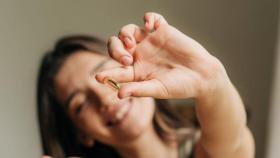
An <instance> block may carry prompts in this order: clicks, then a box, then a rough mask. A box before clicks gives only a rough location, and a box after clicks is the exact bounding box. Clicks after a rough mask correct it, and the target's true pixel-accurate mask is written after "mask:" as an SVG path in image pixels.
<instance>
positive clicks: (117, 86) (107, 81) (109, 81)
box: [103, 77, 121, 90]
mask: <svg viewBox="0 0 280 158" xmlns="http://www.w3.org/2000/svg"><path fill="white" fill-rule="evenodd" d="M103 83H104V84H105V85H107V86H108V87H110V88H112V89H113V90H120V88H121V86H120V84H119V83H118V82H117V81H114V80H113V79H110V78H109V77H106V78H105V79H104V81H103Z"/></svg>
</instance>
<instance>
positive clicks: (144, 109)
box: [133, 98, 155, 129]
mask: <svg viewBox="0 0 280 158" xmlns="http://www.w3.org/2000/svg"><path fill="white" fill-rule="evenodd" d="M134 106H135V107H134V108H135V109H134V112H133V113H134V116H135V117H134V119H135V121H136V123H135V124H137V126H138V127H139V128H144V129H145V128H147V127H148V126H151V125H152V121H153V116H154V113H155V103H154V100H153V99H152V98H139V99H137V103H135V105H134Z"/></svg>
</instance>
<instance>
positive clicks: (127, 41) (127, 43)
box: [124, 37, 135, 49]
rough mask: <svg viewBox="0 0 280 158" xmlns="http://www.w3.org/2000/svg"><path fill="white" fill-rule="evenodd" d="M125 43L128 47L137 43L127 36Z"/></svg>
mask: <svg viewBox="0 0 280 158" xmlns="http://www.w3.org/2000/svg"><path fill="white" fill-rule="evenodd" d="M124 44H125V46H126V48H128V49H130V48H132V47H133V46H134V45H135V42H134V41H132V40H131V39H130V38H129V37H125V38H124Z"/></svg>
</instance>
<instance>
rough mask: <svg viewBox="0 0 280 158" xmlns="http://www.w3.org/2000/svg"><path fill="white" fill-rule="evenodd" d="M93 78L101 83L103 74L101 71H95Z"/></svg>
mask: <svg viewBox="0 0 280 158" xmlns="http://www.w3.org/2000/svg"><path fill="white" fill-rule="evenodd" d="M95 79H96V80H97V81H98V82H100V83H102V82H103V79H104V76H103V75H102V74H101V73H97V74H96V75H95Z"/></svg>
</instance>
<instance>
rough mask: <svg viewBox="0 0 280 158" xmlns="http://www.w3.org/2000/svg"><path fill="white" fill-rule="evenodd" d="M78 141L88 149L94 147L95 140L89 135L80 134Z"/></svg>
mask: <svg viewBox="0 0 280 158" xmlns="http://www.w3.org/2000/svg"><path fill="white" fill-rule="evenodd" d="M78 135H79V136H78V140H79V141H80V142H81V143H82V144H83V145H84V146H86V147H92V146H94V141H95V140H94V138H92V137H90V136H88V135H87V134H85V133H82V132H81V133H79V134H78Z"/></svg>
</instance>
